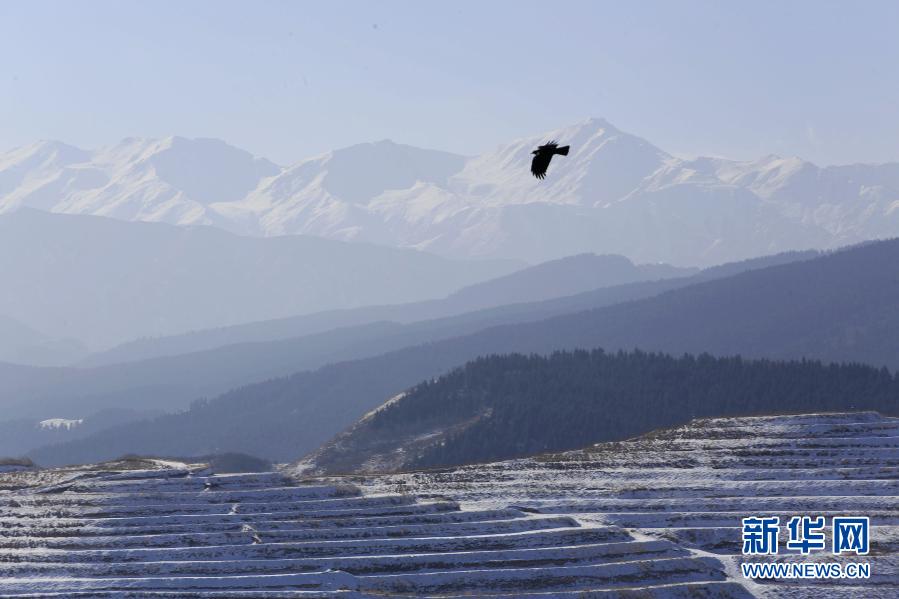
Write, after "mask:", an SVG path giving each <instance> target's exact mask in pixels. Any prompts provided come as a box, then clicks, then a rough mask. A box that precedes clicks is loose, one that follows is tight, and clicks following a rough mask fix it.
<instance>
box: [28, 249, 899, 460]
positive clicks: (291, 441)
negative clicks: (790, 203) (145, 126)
mask: <svg viewBox="0 0 899 599" xmlns="http://www.w3.org/2000/svg"><path fill="white" fill-rule="evenodd" d="M897 264H899V240H891V241H886V242H878V243H871V244H867V245H864V246H860V247H856V248H851V249H847V250H844V251H839V252H834V253H831V254H827V255H824V256H822V257H820V258H815V259H811V260H805V261H800V262H793V263H788V264H784V265H780V266H772V267H769V268H763V269H757V270H750V271H748V272H743V273H741V274H737V275H734V276H730V277H726V278H722V279H714V280H710V281H706V282H701V283H697V284H694V285H689V286H686V287H682V288H678V289H673V290H670V291H667V292H664V293H661V294H658V295H655V296H654V297H649V298H647V299H642V300H638V301H631V302H626V303H620V304H615V305H612V306H608V307H604V308H598V309H594V310H588V311H584V312H578V313H574V314H565V315H562V316H556V317H554V318H549V319H546V320H542V321H538V322H531V323H519V324H514V325H504V326H498V327H492V328H489V329H486V330H483V331H480V332H477V333H474V334H472V335H467V336H463V337H458V338H453V339H446V340H443V341H438V342H433V343H430V344H426V345H421V346H417V347H410V348H406V349H402V350H399V351H396V352H392V353H388V354H385V355H382V356H377V357H374V358H368V359H364V360H357V361H354V362H347V363H342V364H335V365H332V366H328V367H325V368H322V369H320V370H318V371H315V372H310V373H301V374H297V375H294V376H291V377H288V378H283V379H276V380H273V381H270V382H266V383H261V384H258V385H251V386H248V387H245V388H242V389H236V390H234V391H231V392H229V393H227V394H225V395H222V396H221V397H219V398H216V399H214V400H210V401H204V402H200V403H197V404H196V405H194V406H193V407H192V408H191V409H190V410H188V411H186V412H184V413H181V414H175V415H168V416H163V417H160V418H159V419H158V420H155V421H152V422H143V423H135V424H134V425H126V426H124V427H115V428H113V429H108V430H106V431H102V432H100V433H98V434H96V435H94V436H92V437H90V438H87V439H83V440H81V441H77V442H73V443H71V444H66V445H64V446H61V447H59V448H55V449H50V448H47V449H46V450H42V451H41V452H35V454H34V455H35V456H36V457H38V459H39V461H40V460H43V461H51V460H60V459H72V460H73V461H80V462H90V461H96V460H98V459H100V458H102V457H108V456H110V455H118V454H120V453H125V452H127V451H132V449H133V450H134V451H138V452H149V453H159V452H160V451H162V449H163V448H168V450H169V451H170V452H177V453H178V454H179V455H189V454H191V453H194V452H195V453H198V454H201V453H216V452H221V451H241V452H246V453H250V454H253V455H259V456H262V457H266V458H270V459H277V460H284V459H290V458H291V456H293V457H294V458H295V457H298V456H300V455H302V454H304V453H306V452H308V451H311V450H313V449H314V448H315V447H317V446H318V445H320V444H321V443H323V442H325V441H326V440H327V437H328V434H327V433H328V431H333V433H335V434H336V433H337V432H338V431H339V430H342V429H343V428H345V427H347V426H349V425H350V424H351V423H352V422H353V421H355V420H356V419H358V418H359V417H360V416H361V415H363V414H365V413H366V412H368V411H369V410H371V409H374V408H375V407H377V406H378V405H380V404H381V403H382V402H383V401H385V400H386V399H387V398H389V397H392V396H394V395H396V394H398V393H400V392H402V391H403V390H404V389H406V388H408V387H410V386H412V385H414V384H416V383H417V382H420V381H422V380H426V379H428V378H431V377H434V376H438V375H440V374H443V373H445V372H447V371H448V370H449V369H451V368H453V367H455V366H459V365H461V364H463V363H464V362H466V361H468V360H471V359H474V358H476V357H477V356H483V355H489V354H495V353H510V352H520V353H525V354H527V353H532V352H533V353H548V352H551V351H554V350H558V349H574V348H585V349H586V348H596V347H601V348H604V349H606V350H617V349H619V348H624V349H632V348H635V347H637V348H640V349H645V350H653V351H656V350H658V351H665V352H669V353H672V354H679V353H682V352H691V353H701V352H704V351H708V352H710V353H712V354H713V355H719V356H727V355H734V354H742V355H744V356H748V357H769V358H801V357H808V358H815V359H821V360H825V361H837V362H841V361H853V362H866V363H868V364H871V365H874V366H877V367H880V366H888V367H890V368H894V369H895V368H897V367H899V345H897V344H896V343H895V341H894V340H895V339H899V311H897V310H896V309H895V307H896V305H897V304H899V284H897V266H896V265H897ZM661 283H662V284H665V283H670V282H669V281H662V282H661ZM638 285H640V284H638ZM128 448H132V449H128ZM76 458H77V459H76Z"/></svg>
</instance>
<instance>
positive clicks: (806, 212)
mask: <svg viewBox="0 0 899 599" xmlns="http://www.w3.org/2000/svg"><path fill="white" fill-rule="evenodd" d="M548 139H557V140H559V141H560V142H562V143H564V144H569V145H571V153H570V155H569V156H567V157H565V158H560V159H557V160H554V161H553V164H552V166H551V168H550V172H549V176H548V177H547V179H546V180H545V181H537V180H535V179H534V178H533V177H531V176H530V175H529V173H528V165H529V160H530V151H531V150H532V149H533V148H534V147H535V146H536V145H537V144H539V143H542V142H545V141H546V140H548ZM20 207H31V208H37V209H41V210H47V211H53V212H64V213H69V214H93V215H102V216H109V217H114V218H119V219H124V220H140V221H154V222H157V221H161V222H167V223H172V224H179V225H197V224H204V225H212V226H216V227H221V228H225V229H228V230H230V231H232V232H237V233H240V234H247V235H262V236H273V235H282V234H294V233H302V234H309V235H316V236H321V237H327V238H331V239H337V240H343V241H365V242H370V243H375V244H379V245H387V246H392V247H400V248H416V249H423V250H428V251H430V252H434V253H438V254H441V255H444V256H452V257H474V256H477V257H493V258H510V259H516V260H524V261H528V262H531V263H534V262H541V261H545V260H549V259H553V258H559V257H562V256H567V255H572V254H578V253H583V252H593V253H599V254H622V255H624V256H627V257H629V258H630V259H632V260H634V261H636V262H667V263H671V264H676V265H687V266H703V265H704V266H707V265H711V264H716V263H722V262H726V261H734V260H740V259H744V258H748V257H753V256H759V255H765V254H771V253H775V252H779V251H785V250H792V249H805V248H834V247H838V246H842V245H846V244H850V243H856V242H859V241H863V240H869V239H878V238H884V237H891V236H895V235H896V234H899V164H880V165H864V164H856V165H848V166H827V167H818V166H816V165H814V164H812V163H809V162H806V161H803V160H801V159H799V158H781V157H777V156H766V157H763V158H760V159H758V160H754V161H742V162H741V161H734V160H726V159H723V158H706V157H703V158H695V159H688V158H682V157H677V156H674V155H672V154H669V153H667V152H665V151H664V150H662V149H660V148H657V147H655V146H653V145H652V144H651V143H649V142H647V141H646V140H643V139H641V138H639V137H636V136H634V135H631V134H628V133H625V132H623V131H620V130H619V129H617V128H615V127H614V126H613V125H612V124H610V123H608V122H607V121H605V120H603V119H589V120H586V121H583V122H581V123H577V124H575V125H572V126H568V127H563V128H560V129H557V130H553V131H547V132H544V133H540V134H537V135H533V136H530V137H527V138H524V139H519V140H516V141H513V142H510V143H508V144H505V145H502V146H500V147H498V148H495V149H493V150H491V151H487V152H485V153H483V154H480V155H478V156H471V157H466V156H459V155H456V154H452V153H448V152H441V151H435V150H426V149H420V148H415V147H411V146H407V145H402V144H397V143H394V142H392V141H387V140H385V141H379V142H375V143H363V144H359V145H355V146H351V147H348V148H343V149H338V150H334V151H331V152H328V153H326V154H323V155H321V156H316V157H313V158H309V159H306V160H301V161H300V162H298V163H296V164H294V165H291V166H289V167H281V166H278V165H275V164H273V163H271V162H269V161H267V160H265V159H262V158H258V157H255V156H253V155H251V154H250V153H248V152H245V151H243V150H239V149H237V148H234V147H232V146H229V145H227V144H226V143H224V142H222V141H219V140H211V139H193V140H191V139H184V138H180V137H170V138H166V139H161V140H147V139H134V138H130V139H126V140H123V141H122V142H121V143H119V144H117V145H115V146H112V147H109V148H104V149H101V150H97V151H86V150H81V149H78V148H74V147H72V146H68V145H66V144H62V143H59V142H39V143H36V144H33V145H31V146H28V147H23V148H20V149H17V150H13V151H11V152H8V153H6V154H4V155H2V156H0V212H6V211H11V210H15V209H17V208H20Z"/></svg>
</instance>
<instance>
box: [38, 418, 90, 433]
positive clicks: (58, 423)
mask: <svg viewBox="0 0 899 599" xmlns="http://www.w3.org/2000/svg"><path fill="white" fill-rule="evenodd" d="M83 423H84V419H83V418H78V419H77V420H73V419H66V418H48V419H47V420H41V421H40V422H38V423H37V426H38V428H42V429H61V428H64V429H66V430H67V431H68V430H72V429H73V428H75V427H77V426H81V425H82V424H83Z"/></svg>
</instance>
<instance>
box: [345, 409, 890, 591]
mask: <svg viewBox="0 0 899 599" xmlns="http://www.w3.org/2000/svg"><path fill="white" fill-rule="evenodd" d="M352 482H353V483H354V484H357V485H359V486H360V487H361V488H362V489H363V490H364V491H365V492H367V493H384V492H394V493H396V492H402V493H413V494H418V495H419V496H422V497H423V498H427V497H428V496H429V495H430V494H431V493H433V492H434V490H438V492H439V493H440V494H443V495H447V496H450V497H453V498H454V499H455V500H457V501H460V502H461V503H462V505H463V507H464V508H465V509H489V508H490V507H491V506H494V505H497V504H501V505H515V506H517V507H519V508H521V509H527V510H529V511H533V512H535V513H540V514H541V515H545V516H548V515H552V514H565V515H567V516H570V517H574V518H576V519H578V521H579V522H581V523H582V524H588V523H589V525H596V526H608V527H620V528H621V529H623V530H626V531H627V532H628V534H630V535H631V536H632V537H633V538H634V539H639V540H643V541H649V540H653V541H666V542H671V543H673V544H674V545H675V546H676V547H677V548H678V549H680V550H685V551H689V552H690V555H692V556H694V557H697V556H706V557H709V556H714V557H715V558H717V559H718V560H719V561H720V562H721V563H723V564H724V569H725V572H726V573H727V575H728V579H729V580H732V581H738V582H741V583H743V584H744V586H745V587H746V589H747V590H749V591H750V592H751V593H752V594H754V595H758V596H767V597H803V598H804V597H809V598H811V597H858V598H862V597H865V598H868V597H872V598H873V597H890V598H895V597H899V419H897V418H887V417H884V416H881V415H879V414H874V413H854V414H827V415H807V416H775V417H763V418H724V419H709V420H699V421H694V422H693V423H691V424H690V425H688V426H685V427H681V428H677V429H671V430H665V431H660V432H657V433H653V434H650V435H646V436H644V437H640V438H638V439H634V440H630V441H625V442H621V443H605V444H600V445H596V446H594V447H591V448H588V449H585V450H582V451H574V452H566V453H562V454H555V455H544V456H540V457H538V458H536V459H524V460H515V461H510V462H500V463H495V464H487V465H478V466H469V467H462V468H455V469H449V470H441V471H433V472H418V473H408V474H399V475H390V476H380V477H371V478H357V479H353V481H352ZM769 515H777V516H780V519H781V523H782V524H785V523H786V521H787V520H789V518H790V517H792V516H794V515H808V516H818V515H822V516H825V517H826V520H827V521H828V523H829V522H830V518H831V517H832V516H842V515H846V516H870V518H871V525H872V533H871V553H870V555H868V556H865V557H864V558H861V557H854V559H853V561H866V562H868V563H869V564H870V565H871V578H870V579H869V580H866V581H849V580H846V579H843V580H834V581H813V582H812V581H796V580H792V581H786V580H779V581H775V582H767V583H764V584H757V583H755V582H754V581H752V580H746V579H744V578H742V574H741V573H740V571H739V563H740V562H741V561H743V559H744V558H743V557H742V555H741V552H740V551H741V530H740V527H741V522H740V521H741V518H743V517H747V516H769ZM786 540H787V531H786V530H785V526H783V527H782V530H781V533H780V542H781V549H780V551H781V555H779V556H777V557H776V558H772V557H766V558H764V559H757V558H752V559H753V560H754V561H760V562H774V561H787V562H791V561H802V562H822V561H823V562H828V561H830V562H833V561H836V558H835V557H834V556H833V555H832V554H830V552H829V551H826V550H825V551H821V552H813V553H811V554H809V555H808V556H804V557H803V556H801V555H798V554H796V553H795V552H791V551H786V549H785V548H784V543H785V542H786ZM827 547H828V548H829V547H830V538H829V536H828V545H827ZM847 559H848V558H847ZM842 561H844V562H845V559H843V560H842Z"/></svg>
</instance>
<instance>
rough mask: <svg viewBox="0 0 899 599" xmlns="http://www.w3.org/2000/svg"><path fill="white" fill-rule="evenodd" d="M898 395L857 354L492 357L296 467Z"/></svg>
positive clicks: (390, 462) (434, 383) (445, 458)
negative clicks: (803, 358) (844, 360)
mask: <svg viewBox="0 0 899 599" xmlns="http://www.w3.org/2000/svg"><path fill="white" fill-rule="evenodd" d="M897 397H899V378H897V377H896V376H895V375H893V374H892V373H890V372H886V371H884V370H879V369H877V368H873V367H870V366H861V365H841V366H831V365H822V364H821V363H819V362H772V361H753V360H742V359H740V358H713V357H711V356H708V355H701V356H698V357H696V356H681V357H677V358H675V357H671V356H667V355H664V354H652V353H644V352H628V353H624V352H622V353H605V352H603V351H602V350H593V351H589V352H588V351H575V352H558V353H554V354H552V355H550V356H548V357H543V356H522V355H520V354H511V355H505V356H490V357H486V358H479V359H478V360H475V361H473V362H469V363H468V364H466V365H465V366H464V367H462V368H460V369H457V370H454V371H453V372H451V373H449V374H447V375H445V376H442V377H440V378H439V379H437V380H429V381H425V382H423V383H421V384H419V385H417V386H415V387H413V388H412V389H410V390H408V391H406V392H404V393H402V394H401V395H398V396H397V397H395V398H393V399H391V400H389V401H388V402H386V403H385V404H384V405H382V406H380V407H379V408H378V409H377V410H373V411H372V412H370V413H369V414H367V415H365V416H364V417H363V418H362V419H360V420H359V422H357V423H356V424H354V425H353V426H352V427H350V428H349V429H348V430H347V431H345V432H344V433H341V434H340V435H337V436H336V437H335V438H334V439H333V440H331V441H330V442H328V443H327V444H325V445H324V446H323V447H321V448H320V449H318V450H317V451H316V452H314V453H313V454H312V455H311V456H309V457H308V458H306V459H304V460H302V461H301V462H300V465H299V470H300V471H301V472H303V473H304V474H347V473H355V472H396V471H399V470H411V469H420V468H434V467H443V466H456V465H461V464H470V463H475V462H487V461H492V460H503V459H509V458H516V457H522V456H527V455H534V454H538V453H545V452H547V451H560V450H567V449H574V448H579V447H583V446H586V445H588V444H592V443H598V442H602V441H620V440H623V439H627V438H629V437H632V436H635V435H638V434H641V433H645V432H647V431H650V430H654V429H658V428H663V427H672V426H677V425H681V424H684V423H686V422H688V421H689V420H691V419H693V418H697V417H704V416H715V417H719V416H752V415H762V414H771V413H779V414H784V413H806V412H808V413H814V412H834V411H840V410H846V409H853V410H875V411H880V412H882V413H884V414H899V403H897V402H896V398H897Z"/></svg>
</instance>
